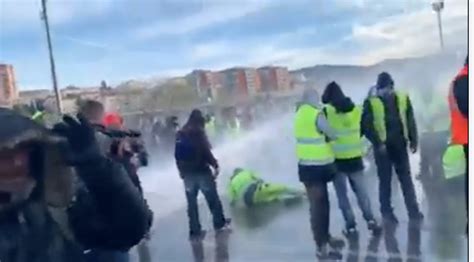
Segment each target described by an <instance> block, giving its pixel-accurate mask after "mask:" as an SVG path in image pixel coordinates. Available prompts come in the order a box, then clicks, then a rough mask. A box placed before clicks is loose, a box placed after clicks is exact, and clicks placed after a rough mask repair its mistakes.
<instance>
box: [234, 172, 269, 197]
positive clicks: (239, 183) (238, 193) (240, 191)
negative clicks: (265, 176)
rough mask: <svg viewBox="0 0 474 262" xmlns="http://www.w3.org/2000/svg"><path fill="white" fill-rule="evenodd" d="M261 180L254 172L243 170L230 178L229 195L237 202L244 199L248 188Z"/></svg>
mask: <svg viewBox="0 0 474 262" xmlns="http://www.w3.org/2000/svg"><path fill="white" fill-rule="evenodd" d="M259 181H261V179H259V178H258V177H257V176H256V175H255V174H254V173H253V172H251V171H248V170H243V171H241V172H239V173H237V174H236V175H234V176H233V177H232V178H231V179H230V183H229V186H228V190H227V191H228V195H229V199H230V200H231V202H232V203H236V202H239V201H243V200H244V194H245V193H246V192H247V189H248V188H249V187H250V186H251V185H253V184H255V183H258V182H259Z"/></svg>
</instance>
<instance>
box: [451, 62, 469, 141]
mask: <svg viewBox="0 0 474 262" xmlns="http://www.w3.org/2000/svg"><path fill="white" fill-rule="evenodd" d="M467 75H468V68H467V66H465V67H464V68H463V69H462V70H461V72H459V74H458V75H457V76H456V79H455V80H454V81H453V83H452V84H451V88H450V91H449V97H448V101H449V109H450V113H451V142H452V143H453V144H459V145H463V144H467V143H468V140H469V132H468V125H469V123H468V120H467V119H466V118H465V117H464V116H463V114H462V113H461V111H460V110H459V107H458V104H457V102H456V99H455V97H454V82H455V81H456V80H457V79H459V78H460V77H463V76H467Z"/></svg>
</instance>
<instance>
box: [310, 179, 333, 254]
mask: <svg viewBox="0 0 474 262" xmlns="http://www.w3.org/2000/svg"><path fill="white" fill-rule="evenodd" d="M305 187H306V192H307V194H308V200H309V212H310V221H311V229H312V231H313V237H314V241H315V242H316V244H317V245H318V246H319V247H320V246H323V245H324V244H326V243H328V241H329V237H330V236H329V195H328V187H327V183H326V182H322V181H321V182H319V181H314V182H311V183H305Z"/></svg>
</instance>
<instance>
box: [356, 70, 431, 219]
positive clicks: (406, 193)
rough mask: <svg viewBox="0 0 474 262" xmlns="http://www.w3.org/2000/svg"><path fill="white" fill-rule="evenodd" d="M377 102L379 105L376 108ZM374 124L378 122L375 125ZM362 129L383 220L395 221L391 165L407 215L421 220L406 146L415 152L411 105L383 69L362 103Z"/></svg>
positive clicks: (414, 125)
mask: <svg viewBox="0 0 474 262" xmlns="http://www.w3.org/2000/svg"><path fill="white" fill-rule="evenodd" d="M377 102H378V103H377ZM376 104H381V106H380V107H376V106H375V105H376ZM376 123H380V124H379V125H378V126H376ZM382 130H383V131H382ZM362 132H363V134H364V135H365V136H366V137H367V139H368V140H369V141H370V142H371V143H372V145H373V148H374V155H375V162H376V165H377V174H378V177H379V200H380V208H381V213H382V217H383V218H384V219H385V220H386V221H390V222H393V223H398V219H397V217H396V216H395V214H394V213H393V207H392V204H391V196H392V167H394V168H395V172H396V174H397V176H398V180H399V181H400V185H401V188H402V192H403V197H404V199H405V205H406V207H407V210H408V216H409V218H410V219H412V220H420V219H423V214H422V213H421V212H420V209H419V206H418V203H417V200H416V194H415V188H414V185H413V179H412V177H411V171H410V161H409V156H408V151H407V148H409V149H410V151H411V152H412V153H416V151H417V147H418V134H417V127H416V121H415V117H414V113H413V107H412V105H411V102H410V98H409V97H408V96H407V95H404V94H403V93H401V92H398V91H395V89H394V81H393V79H392V77H391V76H390V74H388V73H386V72H382V73H380V74H379V75H378V78H377V84H376V93H375V94H374V95H373V96H369V97H368V98H367V99H366V100H365V102H364V109H363V113H362ZM381 133H384V134H381Z"/></svg>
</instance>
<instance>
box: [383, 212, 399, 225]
mask: <svg viewBox="0 0 474 262" xmlns="http://www.w3.org/2000/svg"><path fill="white" fill-rule="evenodd" d="M382 216H383V220H384V222H386V223H392V224H398V218H397V217H396V216H395V214H393V213H390V214H384V215H382Z"/></svg>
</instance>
